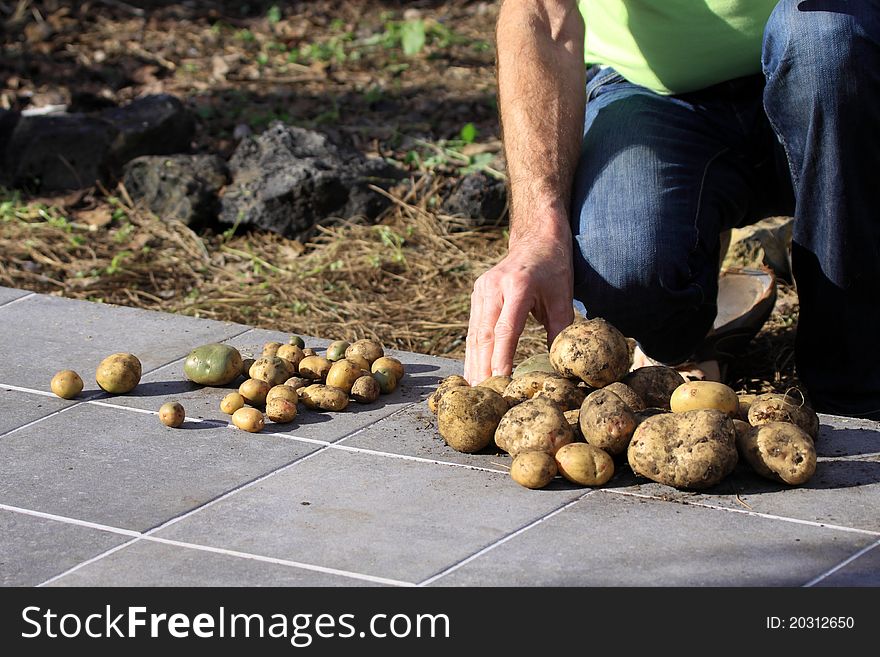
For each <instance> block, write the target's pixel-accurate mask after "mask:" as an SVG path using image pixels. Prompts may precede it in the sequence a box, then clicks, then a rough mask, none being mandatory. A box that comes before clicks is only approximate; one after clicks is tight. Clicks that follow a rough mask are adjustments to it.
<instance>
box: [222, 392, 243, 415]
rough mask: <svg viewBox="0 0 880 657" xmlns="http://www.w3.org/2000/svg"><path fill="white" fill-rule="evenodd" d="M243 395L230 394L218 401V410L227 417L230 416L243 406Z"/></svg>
mask: <svg viewBox="0 0 880 657" xmlns="http://www.w3.org/2000/svg"><path fill="white" fill-rule="evenodd" d="M244 401H245V400H244V395H242V394H241V393H240V392H230V393H229V394H228V395H226V396H225V397H224V398H223V399H221V400H220V410H221V411H223V412H224V413H226V414H227V415H232V414H233V413H235V411H237V410H238V409H239V408H242V407H243V406H244Z"/></svg>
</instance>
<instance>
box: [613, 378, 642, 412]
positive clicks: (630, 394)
mask: <svg viewBox="0 0 880 657" xmlns="http://www.w3.org/2000/svg"><path fill="white" fill-rule="evenodd" d="M602 390H607V391H608V392H613V393H614V394H615V395H617V396H618V397H620V398H621V399H622V400H623V402H624V403H625V404H626V405H627V406H629V408H630V410H631V411H633V412H634V413H637V412H639V411H643V410H645V408H646V406H645V400H644V399H642V398H641V397H640V396H639V395H638V393H636V391H635V390H633V389H632V388H630V387H629V386H628V385H626V384H625V383H624V382H623V381H615V382H614V383H609V384H608V385H607V386H605V387H604V388H602Z"/></svg>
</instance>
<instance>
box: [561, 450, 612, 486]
mask: <svg viewBox="0 0 880 657" xmlns="http://www.w3.org/2000/svg"><path fill="white" fill-rule="evenodd" d="M555 460H556V467H557V469H558V470H559V474H561V475H562V476H563V477H565V478H566V479H568V480H569V481H570V482H572V483H573V484H580V485H581V486H602V485H603V484H607V483H608V480H609V479H611V477H612V476H614V461H613V460H611V457H610V456H609V455H608V454H607V452H605V451H604V450H602V449H599V448H598V447H596V446H595V445H590V444H588V443H569V444H568V445H563V446H562V447H560V448H559V450H558V451H557V452H556V456H555Z"/></svg>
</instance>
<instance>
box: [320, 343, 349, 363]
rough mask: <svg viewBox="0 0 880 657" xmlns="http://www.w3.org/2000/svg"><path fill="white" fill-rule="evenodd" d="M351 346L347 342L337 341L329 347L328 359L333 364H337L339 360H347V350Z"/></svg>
mask: <svg viewBox="0 0 880 657" xmlns="http://www.w3.org/2000/svg"><path fill="white" fill-rule="evenodd" d="M350 346H351V344H350V343H348V342H346V341H345V340H336V341H335V342H331V343H330V344H329V345H328V346H327V355H326V358H327V360H329V361H330V362H331V363H335V362H336V361H337V360H341V359H343V358H345V350H346V349H348V348H349V347H350Z"/></svg>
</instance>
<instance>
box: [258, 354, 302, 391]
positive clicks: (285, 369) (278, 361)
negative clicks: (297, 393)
mask: <svg viewBox="0 0 880 657" xmlns="http://www.w3.org/2000/svg"><path fill="white" fill-rule="evenodd" d="M248 375H249V376H250V378H252V379H259V380H260V381H265V382H266V383H268V384H269V386H270V387H271V386H277V385H279V384H281V383H284V382H285V381H286V380H287V379H289V378H290V376H291V371H290V366H289V365H288V364H287V361H286V360H284V359H283V358H278V356H263V357H262V358H258V359H257V360H255V361H254V364H253V365H251V368H250V370H248Z"/></svg>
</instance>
